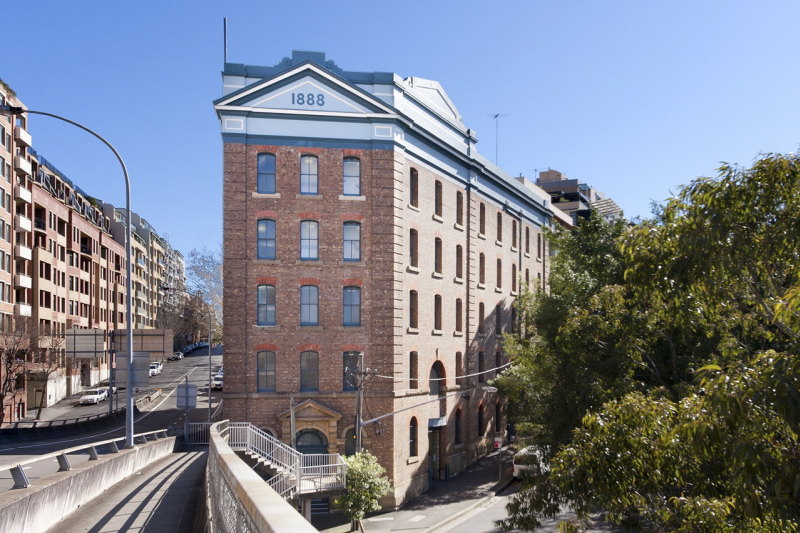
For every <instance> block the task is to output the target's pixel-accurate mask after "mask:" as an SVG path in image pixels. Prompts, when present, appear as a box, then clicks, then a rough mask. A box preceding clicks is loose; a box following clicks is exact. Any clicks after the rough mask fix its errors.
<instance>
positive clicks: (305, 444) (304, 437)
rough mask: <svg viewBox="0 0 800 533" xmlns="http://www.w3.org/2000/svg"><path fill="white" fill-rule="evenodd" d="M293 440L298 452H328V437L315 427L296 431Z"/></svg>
mask: <svg viewBox="0 0 800 533" xmlns="http://www.w3.org/2000/svg"><path fill="white" fill-rule="evenodd" d="M295 442H296V443H297V444H296V446H297V451H298V452H300V453H328V439H327V438H325V435H323V434H322V432H320V431H317V430H316V429H304V430H302V431H300V432H298V433H297V439H296V440H295Z"/></svg>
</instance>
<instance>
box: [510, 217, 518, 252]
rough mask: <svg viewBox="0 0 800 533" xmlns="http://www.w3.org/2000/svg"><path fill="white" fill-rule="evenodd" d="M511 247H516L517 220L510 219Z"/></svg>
mask: <svg viewBox="0 0 800 533" xmlns="http://www.w3.org/2000/svg"><path fill="white" fill-rule="evenodd" d="M511 247H512V248H516V247H517V221H516V220H512V221H511Z"/></svg>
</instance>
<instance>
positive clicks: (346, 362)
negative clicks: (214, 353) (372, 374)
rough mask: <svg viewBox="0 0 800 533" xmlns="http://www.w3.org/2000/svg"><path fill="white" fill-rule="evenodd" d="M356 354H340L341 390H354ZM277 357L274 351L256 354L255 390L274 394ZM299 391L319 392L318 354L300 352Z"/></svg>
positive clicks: (357, 355) (356, 365)
mask: <svg viewBox="0 0 800 533" xmlns="http://www.w3.org/2000/svg"><path fill="white" fill-rule="evenodd" d="M358 357H359V353H358V352H342V390H343V391H354V390H356V381H355V377H356V376H355V371H356V370H357V369H358ZM276 376H277V355H276V352H274V351H261V352H257V353H256V390H257V391H258V392H275V378H276ZM300 390H301V391H318V390H319V352H314V351H305V352H300Z"/></svg>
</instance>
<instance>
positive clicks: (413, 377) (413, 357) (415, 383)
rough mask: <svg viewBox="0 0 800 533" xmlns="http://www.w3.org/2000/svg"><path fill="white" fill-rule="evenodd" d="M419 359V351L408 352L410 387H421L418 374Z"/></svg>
mask: <svg viewBox="0 0 800 533" xmlns="http://www.w3.org/2000/svg"><path fill="white" fill-rule="evenodd" d="M418 365H419V360H418V357H417V352H411V353H410V354H408V388H409V389H416V388H418V387H419V376H418V374H417V370H418Z"/></svg>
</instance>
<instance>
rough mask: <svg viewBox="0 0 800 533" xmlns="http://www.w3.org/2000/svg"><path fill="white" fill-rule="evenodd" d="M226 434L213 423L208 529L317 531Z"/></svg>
mask: <svg viewBox="0 0 800 533" xmlns="http://www.w3.org/2000/svg"><path fill="white" fill-rule="evenodd" d="M225 434H227V420H225V421H222V422H217V423H216V424H213V425H212V426H211V430H210V431H209V442H208V462H207V463H206V508H207V512H208V518H209V528H208V531H210V532H211V533H218V532H226V533H227V532H235V531H258V532H260V533H269V532H291V533H311V532H315V531H317V529H316V528H315V527H314V526H312V525H311V524H310V523H309V522H308V521H306V519H305V518H303V516H302V515H301V514H300V513H298V512H297V509H295V508H294V507H292V505H291V504H290V503H289V502H287V501H285V500H284V499H283V498H281V496H280V495H279V494H278V493H277V492H275V491H274V490H272V488H271V487H270V486H269V485H268V484H267V482H266V481H264V480H263V479H261V477H260V476H259V475H258V474H256V473H255V472H253V471H252V470H251V469H250V467H249V466H247V464H246V463H245V462H244V461H243V460H242V459H240V458H239V456H238V455H236V452H234V451H233V450H232V449H231V448H230V446H228V443H227V442H226V441H225ZM0 531H1V530H0Z"/></svg>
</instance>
